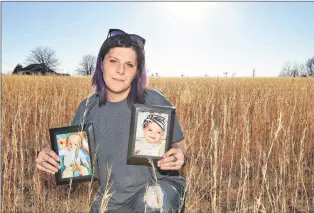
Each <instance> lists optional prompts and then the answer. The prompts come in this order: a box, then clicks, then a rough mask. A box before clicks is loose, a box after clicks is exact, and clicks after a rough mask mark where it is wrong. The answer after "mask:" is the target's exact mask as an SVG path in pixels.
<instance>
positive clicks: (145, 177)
mask: <svg viewBox="0 0 314 213" xmlns="http://www.w3.org/2000/svg"><path fill="white" fill-rule="evenodd" d="M144 44H145V39H143V38H142V37H140V36H138V35H134V34H127V33H125V32H123V31H121V30H116V29H111V30H109V33H108V36H107V39H106V40H105V41H104V43H103V44H102V46H101V48H100V51H99V54H98V59H97V64H96V71H95V73H94V76H93V78H92V85H93V86H94V87H95V88H96V92H95V94H94V95H92V96H91V97H90V98H89V99H88V100H87V99H85V100H84V101H82V102H81V104H80V105H79V107H78V110H77V112H76V114H75V116H74V118H73V120H72V125H79V124H81V122H82V121H84V123H93V126H94V134H95V141H96V143H97V144H96V146H97V147H98V151H97V164H98V168H97V170H96V173H97V174H96V175H97V176H99V181H100V187H101V190H100V193H98V196H97V197H96V199H95V200H94V201H93V204H92V207H91V212H98V211H99V208H100V202H101V199H102V195H103V192H104V191H105V189H106V183H107V175H108V173H107V172H108V171H107V164H109V165H111V166H112V171H111V176H110V181H109V182H110V183H112V186H111V191H112V192H113V194H112V196H111V198H110V200H109V204H108V212H144V211H146V212H159V211H160V208H162V209H163V212H179V209H182V207H183V204H184V202H182V201H183V200H184V189H185V180H184V178H183V177H182V176H181V175H180V174H179V172H178V170H180V169H181V168H182V166H184V164H185V159H186V158H185V155H184V152H185V148H184V140H183V139H184V137H183V133H182V130H181V127H180V124H179V122H178V118H177V116H175V125H174V132H173V142H172V148H171V149H170V150H169V151H168V152H167V153H165V155H164V156H163V159H161V160H159V161H158V162H157V171H156V176H157V179H158V184H159V186H157V187H156V186H153V180H154V175H153V174H152V169H151V168H150V167H147V166H142V165H127V163H126V156H127V148H128V139H129V129H130V120H131V106H132V104H134V103H141V104H149V105H168V106H171V103H170V102H169V101H168V100H167V99H166V98H165V97H164V95H163V94H162V93H161V92H159V91H157V90H154V89H149V88H145V87H146V70H145V52H144ZM58 160H59V158H58V156H57V155H56V153H54V152H53V151H52V150H50V149H48V148H44V149H43V150H42V151H41V152H40V153H39V154H38V157H37V159H36V167H37V168H38V169H39V170H42V171H46V172H50V173H52V174H54V173H55V172H57V171H58V169H59V168H60V166H59V165H58V163H57V161H58ZM156 203H157V204H158V205H157V204H156Z"/></svg>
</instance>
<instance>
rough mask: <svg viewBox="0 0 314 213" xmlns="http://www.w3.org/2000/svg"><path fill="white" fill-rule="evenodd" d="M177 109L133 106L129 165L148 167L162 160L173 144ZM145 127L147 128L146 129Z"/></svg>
mask: <svg viewBox="0 0 314 213" xmlns="http://www.w3.org/2000/svg"><path fill="white" fill-rule="evenodd" d="M175 112H176V108H175V107H173V106H160V105H146V104H133V105H132V108H131V123H130V133H129V143H128V154H127V164H128V165H148V166H150V165H151V164H150V162H149V159H152V160H153V162H154V163H156V161H157V160H160V159H162V156H163V154H164V153H166V152H167V151H168V150H169V149H170V148H171V144H172V139H173V129H174V121H175ZM144 126H145V127H144Z"/></svg>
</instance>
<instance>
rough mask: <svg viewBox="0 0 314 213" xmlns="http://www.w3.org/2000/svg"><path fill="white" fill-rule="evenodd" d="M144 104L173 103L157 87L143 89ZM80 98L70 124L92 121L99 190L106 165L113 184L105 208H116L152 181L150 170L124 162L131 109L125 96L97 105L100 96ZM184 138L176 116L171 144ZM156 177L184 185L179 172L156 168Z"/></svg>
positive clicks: (106, 174)
mask: <svg viewBox="0 0 314 213" xmlns="http://www.w3.org/2000/svg"><path fill="white" fill-rule="evenodd" d="M144 94H145V104H147V105H166V106H172V104H171V103H170V102H169V100H167V98H166V97H165V96H164V95H163V94H162V93H161V92H159V91H158V90H155V89H150V88H146V89H145V93H144ZM86 101H87V99H85V100H83V101H82V102H81V103H80V105H79V107H78V110H77V112H76V114H75V116H74V118H73V121H72V125H80V124H81V123H82V118H83V114H84V112H85V111H86V108H87V109H89V110H87V113H86V115H85V117H84V121H83V122H84V123H93V127H94V134H95V142H96V144H95V147H96V152H97V153H96V155H97V163H98V168H96V176H98V177H99V181H100V187H101V190H102V191H105V189H106V183H107V176H108V170H107V168H108V166H107V165H109V166H111V167H112V171H111V176H110V179H109V183H110V184H112V186H111V192H114V193H113V195H112V197H111V199H110V200H109V204H108V209H109V210H112V209H118V208H120V207H122V206H123V205H125V204H126V203H127V202H128V201H129V200H130V199H132V197H133V196H134V195H135V194H136V193H137V192H138V191H139V190H140V189H142V187H146V186H147V184H148V183H151V181H152V180H153V175H152V169H151V167H148V166H142V165H127V150H128V142H129V131H130V121H131V109H130V108H129V107H128V104H127V98H126V99H124V100H122V101H120V102H110V101H107V102H106V104H105V105H102V106H99V98H98V96H97V95H96V94H94V95H93V96H91V97H90V98H89V101H88V104H87V105H86ZM183 139H184V136H183V132H182V130H181V127H180V124H179V122H178V118H177V115H175V124H174V131H173V143H176V142H179V141H181V140H183ZM156 169H158V167H156ZM156 175H157V179H159V180H160V179H164V178H168V179H171V180H174V181H177V182H178V183H180V184H182V186H183V187H185V180H184V178H183V177H182V176H181V175H180V174H179V172H178V171H161V170H159V169H158V170H157V173H156Z"/></svg>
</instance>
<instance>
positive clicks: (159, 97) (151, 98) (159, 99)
mask: <svg viewBox="0 0 314 213" xmlns="http://www.w3.org/2000/svg"><path fill="white" fill-rule="evenodd" d="M145 93H146V98H145V102H146V103H147V104H151V105H163V106H173V105H172V103H171V102H170V101H169V100H168V99H167V98H166V97H165V96H164V94H163V93H161V92H160V91H158V90H156V89H146V90H145ZM183 139H184V135H183V131H182V128H181V125H180V123H179V119H178V116H177V111H176V112H175V118H174V126H173V139H172V143H173V144H174V143H177V142H180V141H182V140H183Z"/></svg>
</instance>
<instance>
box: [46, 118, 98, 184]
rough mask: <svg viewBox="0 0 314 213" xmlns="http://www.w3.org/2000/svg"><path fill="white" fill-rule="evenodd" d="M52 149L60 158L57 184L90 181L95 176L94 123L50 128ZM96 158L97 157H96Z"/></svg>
mask: <svg viewBox="0 0 314 213" xmlns="http://www.w3.org/2000/svg"><path fill="white" fill-rule="evenodd" d="M49 131H50V138H51V145H52V149H53V150H54V151H55V152H56V154H57V155H58V156H59V158H60V162H59V165H60V166H61V169H59V171H58V172H57V173H56V182H57V184H58V185H59V184H66V183H69V182H70V180H71V179H72V182H84V181H89V180H91V178H92V177H93V176H94V172H93V171H94V170H93V168H94V166H93V163H94V162H93V159H94V158H93V156H92V155H93V154H94V153H95V150H94V144H95V141H94V133H93V126H92V124H88V125H85V127H84V129H80V126H68V127H61V128H54V129H49ZM95 159H96V158H95Z"/></svg>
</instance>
